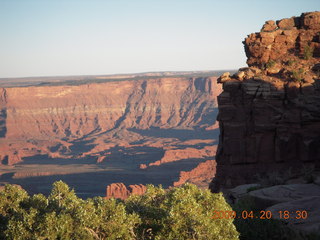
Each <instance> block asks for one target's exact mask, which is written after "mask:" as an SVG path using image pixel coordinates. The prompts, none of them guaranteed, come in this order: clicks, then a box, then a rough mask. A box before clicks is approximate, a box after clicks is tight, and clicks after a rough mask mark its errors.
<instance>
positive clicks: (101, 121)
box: [0, 77, 220, 165]
mask: <svg viewBox="0 0 320 240" xmlns="http://www.w3.org/2000/svg"><path fill="white" fill-rule="evenodd" d="M219 88H220V87H217V84H216V78H214V77H172V78H170V77H168V78H161V77H160V78H151V79H146V78H144V79H141V80H131V81H130V80H126V81H115V82H105V83H88V84H82V85H66V86H30V87H12V88H0V150H1V152H0V163H2V164H6V165H12V164H15V163H18V162H21V161H23V158H24V157H28V156H33V155H37V154H45V155H49V156H51V157H64V156H63V155H65V156H68V157H70V154H71V155H72V154H73V152H74V151H72V147H73V146H72V142H74V141H83V140H84V139H90V138H95V139H98V138H99V137H100V136H102V134H106V133H109V135H112V134H113V135H114V138H126V137H128V136H122V135H125V129H130V128H134V129H149V128H150V127H158V128H164V129H168V128H183V129H192V128H208V127H210V126H212V125H213V124H214V116H215V115H216V106H217V105H216V101H215V99H214V98H215V96H216V93H217V92H219ZM121 129H123V130H124V131H122V132H120V131H119V130H121ZM129 138H130V137H129ZM128 140H129V139H128ZM132 140H134V139H132ZM102 144H103V146H106V145H107V144H106V143H105V142H103V141H102ZM103 146H102V148H103ZM96 147H97V148H98V146H96ZM73 157H75V156H73ZM101 161H103V158H99V159H98V162H101Z"/></svg>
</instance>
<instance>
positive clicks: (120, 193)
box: [106, 183, 147, 199]
mask: <svg viewBox="0 0 320 240" xmlns="http://www.w3.org/2000/svg"><path fill="white" fill-rule="evenodd" d="M146 190H147V188H146V186H144V185H143V184H139V185H138V184H135V185H129V187H128V188H127V187H126V186H125V185H124V184H123V183H112V184H110V185H108V186H107V190H106V198H112V197H113V198H120V199H127V198H128V197H129V196H130V195H131V194H132V195H142V194H144V193H145V192H146Z"/></svg>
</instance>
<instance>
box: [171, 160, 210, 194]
mask: <svg viewBox="0 0 320 240" xmlns="http://www.w3.org/2000/svg"><path fill="white" fill-rule="evenodd" d="M215 171H216V161H215V160H207V161H205V162H202V163H199V165H198V166H197V167H196V168H194V169H192V170H191V171H181V172H180V176H179V180H178V181H176V182H174V183H173V186H174V187H178V186H181V185H183V184H184V183H187V182H188V183H192V184H196V185H197V186H198V187H202V185H204V187H206V188H207V185H208V182H207V181H208V179H212V178H213V177H214V175H215Z"/></svg>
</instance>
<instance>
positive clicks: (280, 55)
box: [244, 12, 320, 66]
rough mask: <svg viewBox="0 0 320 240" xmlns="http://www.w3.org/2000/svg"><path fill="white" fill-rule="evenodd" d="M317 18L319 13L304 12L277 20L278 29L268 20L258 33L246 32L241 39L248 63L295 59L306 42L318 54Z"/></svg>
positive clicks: (251, 64) (318, 26)
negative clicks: (297, 15) (248, 33)
mask: <svg viewBox="0 0 320 240" xmlns="http://www.w3.org/2000/svg"><path fill="white" fill-rule="evenodd" d="M319 19H320V12H312V13H305V14H302V15H301V16H300V17H292V18H287V19H282V20H280V21H278V22H277V25H278V27H279V29H275V28H274V25H273V22H270V21H268V22H267V23H266V24H265V25H264V26H263V28H262V31H261V32H260V33H253V34H250V35H248V37H247V38H246V39H245V41H244V43H245V51H246V55H247V57H248V60H247V63H248V65H249V66H262V65H263V64H266V63H268V62H269V61H271V60H273V61H277V62H279V63H286V62H287V61H288V60H290V59H291V60H292V59H297V60H299V57H301V56H302V55H303V51H304V48H305V47H306V46H308V45H311V46H312V47H314V51H315V52H316V53H318V52H319V51H320V50H319V47H320V46H318V43H319V42H318V40H317V37H318V32H319V30H320V23H319V22H320V21H319ZM297 47H298V49H297ZM297 54H299V55H298V56H297Z"/></svg>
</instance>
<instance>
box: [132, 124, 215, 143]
mask: <svg viewBox="0 0 320 240" xmlns="http://www.w3.org/2000/svg"><path fill="white" fill-rule="evenodd" d="M128 130H130V131H132V132H135V133H138V134H140V135H142V136H147V137H156V138H177V139H179V140H180V141H187V140H192V139H202V140H205V139H218V136H219V129H214V130H204V129H163V128H155V127H151V128H150V129H136V128H130V129H128Z"/></svg>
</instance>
